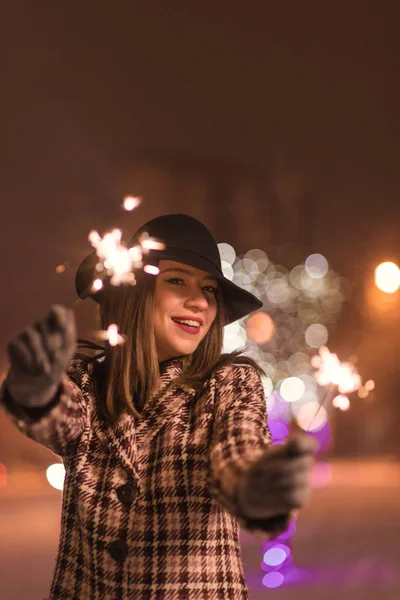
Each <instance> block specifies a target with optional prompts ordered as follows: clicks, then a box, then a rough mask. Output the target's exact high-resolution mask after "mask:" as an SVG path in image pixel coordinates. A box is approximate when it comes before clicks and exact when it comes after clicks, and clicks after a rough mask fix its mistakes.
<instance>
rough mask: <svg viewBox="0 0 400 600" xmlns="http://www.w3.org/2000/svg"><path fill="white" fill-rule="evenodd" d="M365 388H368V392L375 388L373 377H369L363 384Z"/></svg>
mask: <svg viewBox="0 0 400 600" xmlns="http://www.w3.org/2000/svg"><path fill="white" fill-rule="evenodd" d="M364 387H365V389H366V390H368V392H372V390H374V389H375V381H374V380H373V379H369V380H368V381H367V382H366V383H365V385H364Z"/></svg>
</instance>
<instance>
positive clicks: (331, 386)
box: [307, 346, 361, 431]
mask: <svg viewBox="0 0 400 600" xmlns="http://www.w3.org/2000/svg"><path fill="white" fill-rule="evenodd" d="M311 364H312V366H313V367H314V368H315V369H316V371H315V373H314V379H315V380H316V382H317V383H318V384H319V385H320V386H322V387H324V386H327V390H326V393H325V394H324V395H323V397H322V399H321V400H320V402H319V404H318V408H317V411H316V412H315V414H314V416H313V418H312V420H311V422H310V424H309V426H308V427H307V431H308V430H309V429H310V427H311V425H312V424H313V421H314V419H315V417H316V416H317V414H318V412H319V411H320V409H321V407H322V406H323V405H324V404H325V402H326V401H327V400H328V398H330V399H332V398H333V396H334V394H335V390H336V388H337V389H338V390H339V392H340V394H348V393H351V392H354V391H356V390H358V389H359V388H360V387H361V377H360V375H359V374H358V372H357V370H356V368H355V366H354V365H353V364H352V363H349V362H340V360H339V359H338V357H337V356H336V354H333V353H332V352H329V350H328V348H327V347H326V346H323V347H322V348H320V349H319V355H315V356H313V357H312V359H311ZM337 404H338V403H337V402H336V403H335V406H336V405H337ZM342 404H343V408H342V407H341V406H340V407H339V406H338V408H342V410H347V408H348V407H349V406H348V405H347V403H346V408H344V402H343V403H342Z"/></svg>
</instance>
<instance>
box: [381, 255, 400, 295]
mask: <svg viewBox="0 0 400 600" xmlns="http://www.w3.org/2000/svg"><path fill="white" fill-rule="evenodd" d="M375 285H376V287H377V288H379V289H380V290H381V291H382V292H386V293H387V294H393V293H394V292H397V290H398V289H399V287H400V269H399V267H398V266H397V265H396V264H395V263H393V262H384V263H381V264H380V265H378V266H377V267H376V269H375Z"/></svg>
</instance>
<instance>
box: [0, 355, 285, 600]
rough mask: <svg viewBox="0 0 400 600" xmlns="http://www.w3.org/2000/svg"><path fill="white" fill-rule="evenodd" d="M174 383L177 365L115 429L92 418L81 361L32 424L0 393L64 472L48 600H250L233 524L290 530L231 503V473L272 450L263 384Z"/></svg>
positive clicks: (233, 380) (233, 376) (248, 370)
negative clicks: (197, 387) (196, 387)
mask: <svg viewBox="0 0 400 600" xmlns="http://www.w3.org/2000/svg"><path fill="white" fill-rule="evenodd" d="M180 373H181V362H180V360H179V359H174V360H173V361H171V362H170V363H168V364H167V365H166V367H165V368H164V370H163V371H162V373H161V380H162V385H161V388H160V390H159V391H158V392H157V394H155V395H153V397H152V398H151V399H150V401H149V403H148V404H147V405H146V406H145V408H144V410H143V411H142V414H141V418H140V419H136V418H135V417H133V416H130V415H128V414H127V413H124V414H123V415H122V417H121V418H120V420H119V421H118V423H117V424H115V425H106V424H105V423H104V421H103V420H102V419H101V418H100V417H99V414H98V412H97V410H96V402H95V392H94V385H93V383H94V379H93V377H94V376H93V365H92V364H86V363H85V362H84V361H82V360H80V359H74V360H73V361H71V363H70V365H69V368H68V370H67V374H65V375H64V376H63V379H62V384H61V387H60V393H59V394H58V401H56V403H54V402H52V403H51V407H50V408H49V409H48V410H47V411H46V412H44V413H43V412H42V416H40V417H39V418H36V419H33V418H32V416H31V417H28V416H27V412H28V411H24V410H23V409H19V408H18V407H17V406H16V405H15V404H13V402H12V400H11V398H10V397H9V395H8V393H7V391H6V388H5V387H3V390H2V395H0V403H1V404H2V405H3V409H4V410H5V411H6V413H7V414H8V415H9V417H10V418H11V420H12V421H13V422H14V423H15V424H16V425H17V427H18V428H19V429H20V431H22V432H23V433H25V434H26V435H27V436H29V437H31V438H32V439H34V440H36V441H37V442H39V443H40V444H43V445H44V446H47V447H48V448H50V449H51V450H52V451H53V452H55V453H56V454H58V455H59V456H61V457H62V459H63V461H64V465H65V470H66V477H65V483H64V491H63V508H62V522H61V535H60V543H59V550H58V557H57V562H56V567H55V572H54V576H53V583H52V587H51V593H50V600H133V599H136V598H140V599H141V600H146V599H148V600H161V599H164V598H165V599H167V600H183V599H184V600H206V599H207V600H218V599H220V600H245V599H247V598H248V591H247V585H246V581H245V577H244V572H243V567H242V561H241V554H240V544H239V526H242V527H244V528H245V529H246V530H247V531H249V532H251V533H252V534H254V535H255V536H257V537H260V538H262V539H265V538H270V537H273V536H275V535H277V534H278V533H280V532H281V531H282V530H284V528H285V527H286V526H287V524H288V520H289V515H288V516H287V517H286V516H283V517H282V518H278V519H275V520H274V519H272V520H271V519H270V520H265V521H262V520H252V519H247V518H246V516H245V515H244V514H243V513H242V512H241V511H240V509H239V506H238V503H237V485H238V480H239V476H240V474H241V472H242V471H243V470H244V469H246V468H247V467H248V465H249V464H250V463H251V462H252V461H253V460H254V459H255V458H257V457H258V456H260V455H261V454H262V453H263V451H264V450H265V448H266V447H267V446H268V445H269V444H270V433H269V430H268V427H267V421H266V402H265V395H264V390H263V386H262V383H261V379H260V376H259V375H258V373H257V372H256V371H255V370H254V369H253V368H252V367H250V366H239V365H234V366H228V367H224V368H222V369H221V370H220V371H219V372H217V373H215V374H214V375H213V376H212V377H211V378H210V379H209V380H208V382H207V383H206V385H205V388H204V392H203V393H202V394H199V393H196V392H194V391H191V390H185V389H183V388H177V387H175V388H174V389H172V390H169V391H167V390H166V387H167V385H168V383H169V382H170V381H171V379H175V378H176V377H177V376H178V375H179V374H180ZM260 576H261V573H260Z"/></svg>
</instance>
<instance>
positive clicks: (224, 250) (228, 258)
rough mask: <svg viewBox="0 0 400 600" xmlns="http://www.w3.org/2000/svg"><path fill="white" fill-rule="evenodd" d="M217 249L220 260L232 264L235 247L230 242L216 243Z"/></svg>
mask: <svg viewBox="0 0 400 600" xmlns="http://www.w3.org/2000/svg"><path fill="white" fill-rule="evenodd" d="M218 250H219V254H220V257H221V261H224V262H227V263H228V264H229V265H233V263H234V262H235V258H236V252H235V249H234V248H232V246H231V245H230V244H226V243H224V242H223V243H221V244H218Z"/></svg>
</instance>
